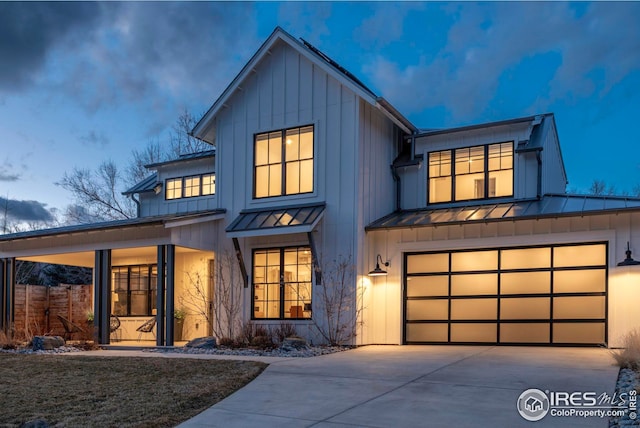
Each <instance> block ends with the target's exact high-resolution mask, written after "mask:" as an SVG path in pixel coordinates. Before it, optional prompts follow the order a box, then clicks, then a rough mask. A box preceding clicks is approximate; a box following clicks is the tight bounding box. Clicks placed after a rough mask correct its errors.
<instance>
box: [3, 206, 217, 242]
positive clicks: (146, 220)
mask: <svg viewBox="0 0 640 428" xmlns="http://www.w3.org/2000/svg"><path fill="white" fill-rule="evenodd" d="M226 211H227V210H226V209H217V210H207V211H198V212H193V213H188V214H169V215H158V216H150V217H137V218H130V219H124V220H112V221H104V222H99V223H88V224H76V225H73V226H63V227H54V228H51V229H41V230H30V231H27V232H18V233H10V234H6V235H0V242H5V241H15V240H19V239H32V238H42V237H46V236H55V235H64V234H70V233H79V232H98V231H101V230H109V229H118V228H120V229H121V228H127V227H137V226H151V225H158V224H166V223H168V222H175V221H181V220H189V219H196V218H199V217H207V216H212V215H216V214H224V213H225V212H226Z"/></svg>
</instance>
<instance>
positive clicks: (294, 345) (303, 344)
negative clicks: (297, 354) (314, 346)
mask: <svg viewBox="0 0 640 428" xmlns="http://www.w3.org/2000/svg"><path fill="white" fill-rule="evenodd" d="M280 348H281V349H282V350H283V351H294V350H295V351H301V350H304V349H309V344H308V343H307V341H306V340H304V339H303V338H301V337H287V338H286V339H284V340H283V341H282V345H281V346H280Z"/></svg>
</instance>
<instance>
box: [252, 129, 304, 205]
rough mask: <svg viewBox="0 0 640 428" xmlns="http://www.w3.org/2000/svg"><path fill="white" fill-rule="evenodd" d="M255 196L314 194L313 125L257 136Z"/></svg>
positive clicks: (255, 148) (255, 149) (255, 147)
mask: <svg viewBox="0 0 640 428" xmlns="http://www.w3.org/2000/svg"><path fill="white" fill-rule="evenodd" d="M254 167H255V171H254V181H255V182H254V189H255V190H254V196H255V197H256V198H268V197H272V196H282V195H294V194H299V193H310V192H313V126H305V127H302V128H291V129H283V130H280V131H275V132H266V133H263V134H257V135H256V137H255V146H254Z"/></svg>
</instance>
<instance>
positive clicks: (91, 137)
mask: <svg viewBox="0 0 640 428" xmlns="http://www.w3.org/2000/svg"><path fill="white" fill-rule="evenodd" d="M79 140H80V142H81V143H82V144H84V145H85V146H96V147H100V148H104V147H105V146H107V145H108V144H109V138H108V137H107V136H106V135H105V134H104V132H96V131H95V130H91V131H89V132H88V133H87V134H85V135H82V136H80V138H79Z"/></svg>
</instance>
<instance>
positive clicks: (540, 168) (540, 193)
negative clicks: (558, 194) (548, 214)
mask: <svg viewBox="0 0 640 428" xmlns="http://www.w3.org/2000/svg"><path fill="white" fill-rule="evenodd" d="M536 160H537V161H538V196H537V197H538V200H540V199H542V147H540V148H539V149H538V150H536Z"/></svg>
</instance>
